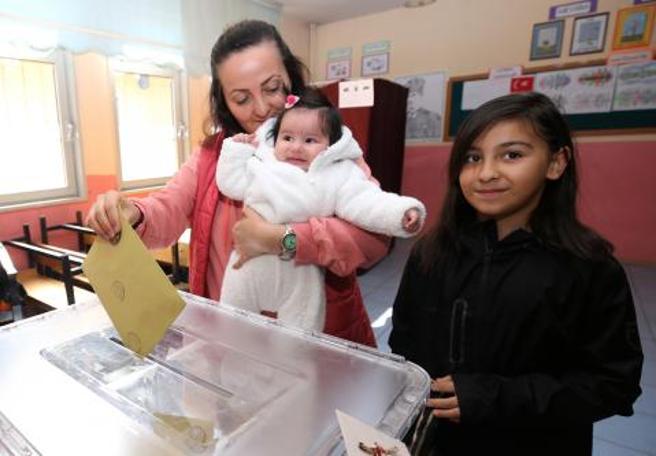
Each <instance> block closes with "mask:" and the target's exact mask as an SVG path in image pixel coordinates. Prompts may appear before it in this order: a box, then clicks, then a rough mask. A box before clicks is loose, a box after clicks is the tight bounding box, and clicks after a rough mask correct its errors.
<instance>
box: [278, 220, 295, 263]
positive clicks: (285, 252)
mask: <svg viewBox="0 0 656 456" xmlns="http://www.w3.org/2000/svg"><path fill="white" fill-rule="evenodd" d="M280 247H282V249H281V251H280V254H279V255H278V256H279V257H280V259H281V260H285V261H289V260H291V259H292V258H294V256H295V255H296V233H294V230H293V229H292V226H291V225H285V234H283V235H282V238H281V239H280Z"/></svg>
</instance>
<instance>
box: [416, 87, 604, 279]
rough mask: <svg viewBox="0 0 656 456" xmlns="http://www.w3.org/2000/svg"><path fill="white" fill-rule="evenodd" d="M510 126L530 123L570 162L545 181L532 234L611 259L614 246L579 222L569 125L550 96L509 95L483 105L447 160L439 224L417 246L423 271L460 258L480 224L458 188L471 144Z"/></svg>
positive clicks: (533, 216) (575, 251) (558, 245)
mask: <svg viewBox="0 0 656 456" xmlns="http://www.w3.org/2000/svg"><path fill="white" fill-rule="evenodd" d="M507 120H523V121H525V122H527V123H528V124H529V125H531V127H532V128H533V130H534V132H535V133H536V135H537V136H538V137H540V138H541V139H542V140H543V141H544V142H545V143H546V144H547V146H548V148H549V151H550V152H551V153H552V154H553V153H556V152H558V151H561V150H563V151H564V152H565V154H566V156H567V160H568V164H567V167H566V168H565V171H564V172H563V174H562V175H561V176H560V178H559V179H557V180H546V181H545V187H544V191H543V193H542V197H541V199H540V202H539V203H538V206H537V207H536V209H535V210H534V211H533V213H532V214H531V217H530V220H529V226H530V228H531V230H532V231H533V233H534V234H535V235H536V236H537V237H538V238H539V239H541V240H542V241H543V242H544V243H545V244H547V245H550V246H552V247H554V248H557V249H560V250H565V251H567V252H570V253H572V254H574V255H576V256H578V257H581V258H599V257H603V256H606V255H609V254H611V252H612V249H613V247H612V245H611V244H610V243H609V242H608V241H606V240H605V239H603V238H602V237H601V236H599V235H598V234H597V233H595V232H594V231H592V230H591V229H590V228H588V227H586V226H584V225H583V224H581V222H579V220H578V218H577V214H576V198H577V187H578V178H577V169H576V150H575V148H574V143H573V141H572V136H571V133H570V129H569V126H568V125H567V122H566V121H565V119H564V118H563V116H562V115H561V114H560V112H559V111H558V108H557V107H556V106H555V105H554V103H553V102H552V101H551V100H550V99H549V98H548V97H547V96H545V95H543V94H539V93H524V94H511V95H506V96H502V97H499V98H496V99H494V100H491V101H489V102H487V103H485V104H483V105H482V106H480V107H479V108H478V109H476V110H475V111H473V112H472V113H471V114H470V115H469V116H468V117H467V118H466V119H465V121H464V122H463V123H462V125H461V126H460V128H459V129H458V133H457V135H456V138H455V141H454V143H453V148H452V150H451V156H450V159H449V171H448V173H449V174H448V182H447V185H448V188H447V192H446V195H445V198H444V205H443V207H442V213H441V215H440V219H439V221H438V223H437V224H436V225H435V226H434V227H433V228H431V230H430V231H428V232H427V233H426V234H425V235H424V236H423V237H422V238H421V239H420V241H419V242H418V243H417V246H416V249H417V252H418V253H419V255H420V263H421V266H422V268H423V269H424V270H426V271H428V270H430V269H433V267H434V266H437V269H438V270H439V269H442V268H443V267H448V266H450V265H451V264H453V262H454V261H455V260H456V259H457V257H458V255H459V254H460V253H461V252H462V249H463V246H462V244H461V241H460V236H459V233H462V231H463V230H464V229H466V228H467V227H468V226H471V225H472V224H473V223H475V222H476V221H477V214H476V211H475V209H474V208H473V207H472V206H471V205H470V204H469V203H468V202H467V200H466V199H465V197H464V195H463V193H462V189H461V188H460V183H459V176H460V171H461V170H462V167H463V166H464V164H465V160H466V157H467V154H468V152H469V151H470V150H471V147H472V144H473V143H474V142H475V141H476V140H477V139H478V138H479V137H480V136H481V135H482V134H483V133H484V132H486V131H488V130H489V129H490V128H492V127H494V126H495V125H497V124H499V123H500V122H504V121H507Z"/></svg>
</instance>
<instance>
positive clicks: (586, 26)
mask: <svg viewBox="0 0 656 456" xmlns="http://www.w3.org/2000/svg"><path fill="white" fill-rule="evenodd" d="M607 25H608V13H601V14H595V15H593V16H583V17H577V18H576V19H575V20H574V30H573V31H572V45H571V47H570V50H569V53H570V55H580V54H591V53H593V52H601V51H603V50H604V45H605V43H606V27H607Z"/></svg>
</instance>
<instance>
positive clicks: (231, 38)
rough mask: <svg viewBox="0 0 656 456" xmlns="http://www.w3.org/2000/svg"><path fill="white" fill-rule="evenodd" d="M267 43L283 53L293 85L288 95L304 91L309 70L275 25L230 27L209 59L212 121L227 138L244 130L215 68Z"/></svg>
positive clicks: (250, 23)
mask: <svg viewBox="0 0 656 456" xmlns="http://www.w3.org/2000/svg"><path fill="white" fill-rule="evenodd" d="M266 41H270V42H273V43H275V45H276V47H277V48H278V51H279V52H280V56H281V57H282V62H283V64H284V66H285V69H286V70H287V74H288V75H289V80H290V82H291V87H285V90H286V91H287V93H289V92H294V93H298V92H300V91H301V90H303V89H304V88H305V76H306V75H307V68H306V67H305V65H303V63H302V62H301V61H300V60H299V59H298V58H297V57H296V56H294V54H292V52H291V51H290V50H289V47H288V46H287V44H285V42H284V41H283V39H282V37H281V36H280V33H278V30H276V28H275V27H274V26H273V25H271V24H268V23H267V22H264V21H257V20H244V21H241V22H237V23H236V24H234V25H231V26H230V27H228V28H227V29H226V30H225V31H224V32H223V33H222V34H221V36H220V37H219V39H218V40H217V41H216V43H215V44H214V47H213V48H212V54H211V56H210V71H211V72H212V84H211V86H210V114H211V117H212V119H211V120H212V124H213V126H214V128H215V129H216V128H218V127H220V128H221V129H222V130H223V131H224V132H225V135H226V137H227V136H232V135H234V134H237V133H243V132H244V129H243V128H242V126H241V125H239V122H237V120H236V119H235V118H234V116H233V115H232V113H231V112H230V109H228V106H227V104H226V101H225V97H224V96H223V90H222V89H221V81H220V80H219V75H218V74H217V71H216V67H217V65H220V64H221V63H222V62H223V61H225V59H227V58H228V57H229V56H231V55H232V54H234V53H235V52H240V51H243V50H244V49H246V48H249V47H251V46H256V45H258V44H260V43H263V42H266Z"/></svg>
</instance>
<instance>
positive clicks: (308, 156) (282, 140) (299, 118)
mask: <svg viewBox="0 0 656 456" xmlns="http://www.w3.org/2000/svg"><path fill="white" fill-rule="evenodd" d="M329 145H330V141H329V139H328V137H327V136H326V134H325V133H324V132H323V129H322V128H321V118H320V117H319V111H318V110H316V109H305V108H297V109H292V110H291V111H289V112H287V113H285V117H283V118H282V121H281V122H280V131H279V132H278V139H276V145H275V148H274V155H275V156H276V158H277V159H278V160H280V161H283V162H286V163H289V164H290V165H294V166H298V167H299V168H301V169H303V170H304V171H307V170H308V169H309V168H310V163H312V161H313V160H314V159H315V158H316V157H317V155H319V154H320V153H321V152H323V151H324V150H326V149H327V148H328V146H329Z"/></svg>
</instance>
